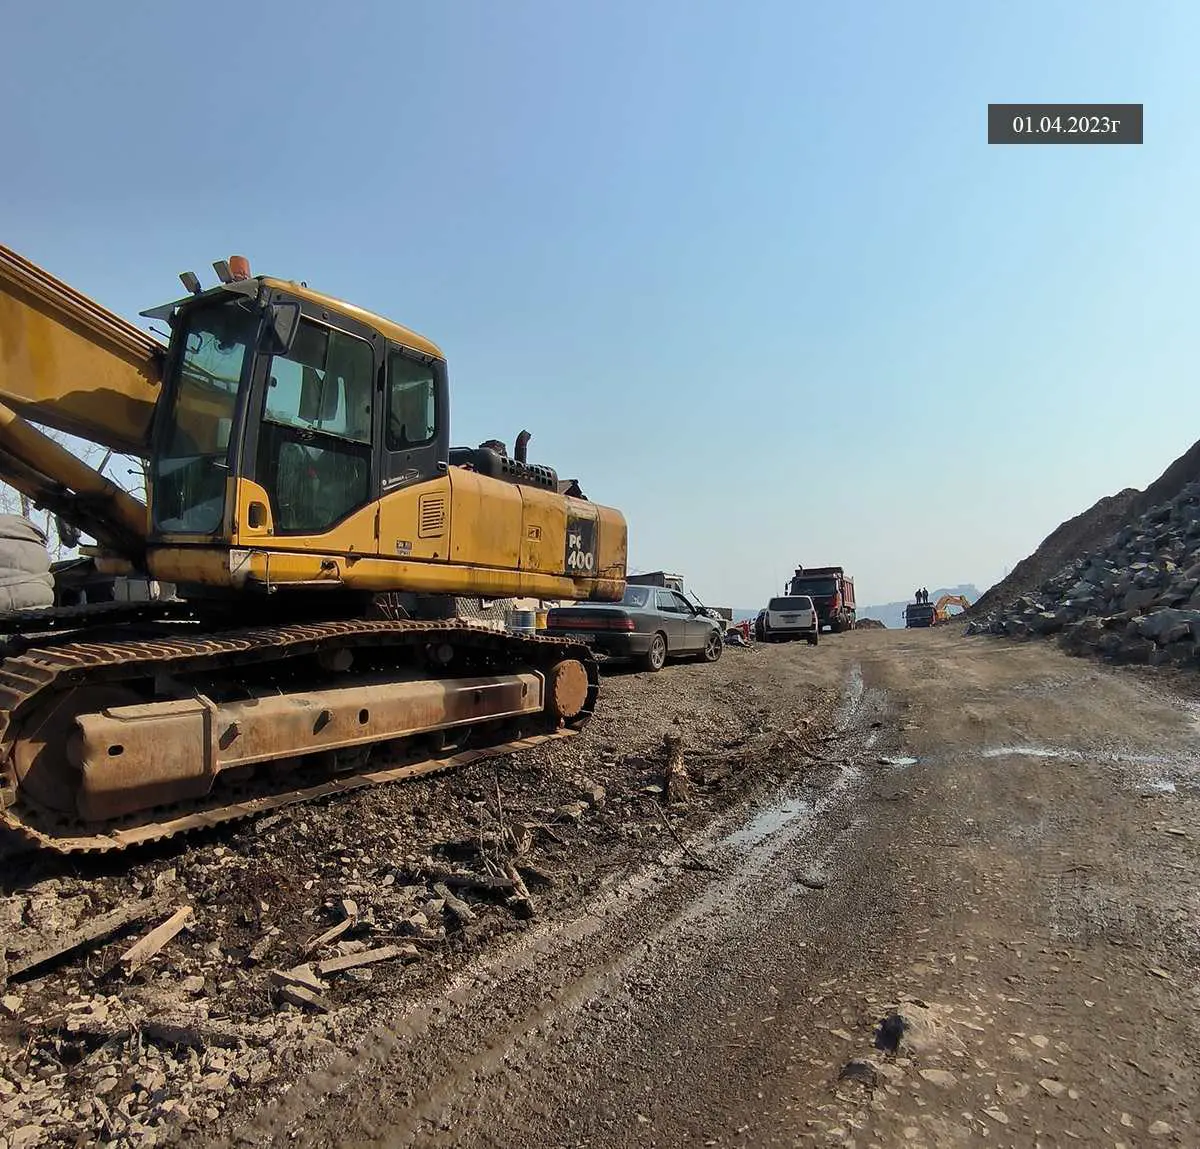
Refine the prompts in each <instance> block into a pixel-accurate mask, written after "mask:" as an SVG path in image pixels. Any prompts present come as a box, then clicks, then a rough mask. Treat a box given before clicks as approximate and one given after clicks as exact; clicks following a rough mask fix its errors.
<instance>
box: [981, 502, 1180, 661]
mask: <svg viewBox="0 0 1200 1149" xmlns="http://www.w3.org/2000/svg"><path fill="white" fill-rule="evenodd" d="M967 633H968V634H996V635H1004V636H1007V637H1010V638H1026V637H1048V636H1056V637H1057V638H1058V640H1059V641H1060V642H1061V643H1062V645H1063V646H1064V647H1065V648H1066V649H1068V650H1069V651H1071V652H1072V653H1077V654H1084V653H1098V654H1100V655H1103V656H1105V657H1107V658H1110V659H1113V660H1114V661H1118V662H1137V663H1149V664H1150V665H1155V666H1157V665H1162V664H1164V663H1174V664H1176V665H1181V666H1189V667H1197V668H1200V482H1194V483H1190V484H1189V485H1188V486H1186V487H1184V488H1183V490H1182V491H1180V492H1179V494H1178V495H1177V496H1176V497H1175V498H1174V499H1173V500H1171V501H1170V502H1168V503H1163V504H1161V505H1159V506H1155V507H1152V508H1151V509H1150V510H1148V511H1146V512H1145V513H1144V514H1143V515H1141V517H1140V518H1138V519H1136V520H1134V521H1133V522H1131V523H1129V524H1127V525H1126V526H1124V527H1123V528H1121V529H1120V530H1119V531H1117V532H1116V533H1115V534H1114V535H1113V536H1112V537H1111V538H1110V539H1109V540H1108V542H1107V543H1106V544H1105V545H1104V546H1102V547H1100V548H1099V549H1097V550H1095V551H1092V552H1090V553H1087V554H1084V555H1082V556H1081V557H1080V558H1078V559H1077V560H1076V561H1075V562H1074V563H1071V564H1070V565H1068V566H1066V567H1064V568H1063V569H1062V570H1060V571H1059V572H1058V574H1056V575H1055V576H1054V577H1053V578H1051V579H1049V580H1048V581H1047V582H1045V583H1043V584H1042V585H1041V587H1039V588H1038V590H1037V591H1036V592H1034V593H1031V594H1027V595H1022V596H1021V597H1020V598H1017V599H1016V600H1015V601H1013V602H1011V603H1009V604H1008V605H1006V606H1003V607H1001V608H1000V609H998V610H994V611H992V612H991V613H989V614H988V615H986V616H983V617H981V618H977V619H974V620H972V621H971V622H970V623H969V624H968V626H967Z"/></svg>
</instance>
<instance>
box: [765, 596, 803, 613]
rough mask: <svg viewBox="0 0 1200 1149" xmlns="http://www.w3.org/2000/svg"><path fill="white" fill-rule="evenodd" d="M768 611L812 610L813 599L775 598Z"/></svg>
mask: <svg viewBox="0 0 1200 1149" xmlns="http://www.w3.org/2000/svg"><path fill="white" fill-rule="evenodd" d="M767 609H768V610H774V611H780V610H811V609H812V599H810V598H807V597H805V596H804V595H799V596H797V595H792V596H790V597H788V598H773V599H771V601H770V603H769V604H768V606H767Z"/></svg>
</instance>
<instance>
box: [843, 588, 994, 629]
mask: <svg viewBox="0 0 1200 1149" xmlns="http://www.w3.org/2000/svg"><path fill="white" fill-rule="evenodd" d="M944 594H961V595H962V596H963V598H965V599H966V600H967V601H968V602H975V600H976V599H978V598H979V588H978V587H977V586H976V585H975V584H974V583H969V582H968V583H960V584H959V585H958V586H943V587H938V589H937V590H934V589H933V587H930V588H929V601H930V602H931V603H932V602H937V600H938V599H939V598H941V597H942V595H944ZM907 605H908V603H907V602H885V603H883V605H881V606H860V607H859V608H858V617H859V618H874V619H878V620H879V621H880V622H881V623H883V625H884V626H889V627H897V628H899V629H901V630H903V629H904V608H905V607H906V606H907Z"/></svg>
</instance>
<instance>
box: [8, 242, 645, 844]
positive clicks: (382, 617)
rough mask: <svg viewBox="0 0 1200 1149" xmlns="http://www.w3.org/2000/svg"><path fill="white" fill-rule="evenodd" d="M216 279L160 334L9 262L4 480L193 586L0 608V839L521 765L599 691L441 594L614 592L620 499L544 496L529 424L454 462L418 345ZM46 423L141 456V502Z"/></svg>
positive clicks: (151, 827) (125, 838)
mask: <svg viewBox="0 0 1200 1149" xmlns="http://www.w3.org/2000/svg"><path fill="white" fill-rule="evenodd" d="M214 268H215V269H216V271H217V274H218V278H219V279H220V282H219V283H218V284H217V285H216V286H214V287H211V288H208V289H202V288H201V285H200V283H199V281H198V279H197V277H196V276H195V275H194V274H192V273H190V272H188V273H185V274H184V275H183V276H181V279H182V280H183V282H184V286H185V288H187V290H188V294H187V295H186V296H184V297H183V298H180V299H177V300H175V301H173V302H172V303H169V304H167V305H165V306H163V307H161V308H156V309H154V310H152V311H149V312H144V313H143V314H144V315H146V316H149V317H151V318H153V319H155V320H157V321H159V322H162V323H165V324H167V325H168V326H169V329H170V336H169V342H168V343H167V344H166V345H163V344H161V343H159V342H158V341H157V340H155V339H153V338H151V337H150V336H149V335H147V334H145V333H143V332H142V331H141V330H139V329H138V328H137V327H135V326H134V325H133V324H130V323H128V322H127V321H125V320H124V319H122V318H120V317H119V316H117V315H115V314H113V313H111V312H109V311H107V310H106V309H104V308H102V307H100V306H99V305H97V304H96V303H94V302H93V301H91V300H90V299H88V298H86V297H85V296H83V295H81V294H80V293H78V292H76V291H74V290H73V289H72V288H70V287H68V286H67V285H66V284H64V283H62V282H61V281H59V280H57V279H55V278H54V277H53V276H51V275H49V274H48V273H47V272H45V271H43V270H42V269H41V268H39V267H37V266H36V265H34V264H32V263H30V262H29V261H28V260H25V259H23V258H22V257H21V256H19V255H17V254H16V253H15V252H12V251H10V250H9V249H7V248H4V247H0V479H3V480H4V481H5V482H7V483H9V484H10V485H12V486H13V487H15V488H16V489H17V490H19V491H21V492H22V493H23V494H25V495H27V496H28V497H29V498H30V499H31V500H33V502H34V503H35V504H36V505H38V506H41V507H44V508H47V509H48V510H50V511H52V512H54V513H55V514H56V515H57V516H59V518H60V519H61V520H62V521H63V522H65V523H67V524H69V525H71V526H73V527H74V528H76V529H78V530H81V531H83V532H85V533H87V534H88V535H90V536H91V537H92V538H94V539H96V540H97V544H98V545H97V547H96V549H95V554H96V558H97V562H98V564H101V565H103V566H104V567H105V569H107V570H111V571H117V570H127V571H140V572H144V573H146V574H148V575H149V576H151V577H153V578H156V579H161V580H164V581H169V582H172V583H174V584H175V585H176V587H177V588H178V591H179V594H180V598H181V600H182V601H181V602H169V603H129V604H98V605H97V606H96V607H94V608H88V607H83V608H70V609H60V610H54V609H50V610H46V611H39V612H31V613H26V614H17V615H12V616H9V617H7V618H3V619H0V634H2V635H3V636H4V637H3V638H0V827H5V828H7V830H8V831H9V832H10V833H13V834H15V835H17V837H18V838H20V839H23V840H24V841H25V842H26V843H27V844H29V845H34V846H42V847H47V848H51V849H55V850H59V851H63V852H71V851H81V850H111V849H114V848H120V847H123V846H127V845H130V844H133V843H137V842H144V841H149V840H155V839H159V838H164V837H169V836H171V835H173V834H176V833H181V832H184V831H187V830H191V829H196V828H199V827H204V826H211V825H214V824H217V823H220V822H222V821H227V820H230V819H234V818H240V817H246V816H248V815H251V814H255V813H258V812H260V811H262V810H265V809H270V808H272V807H276V806H282V805H286V804H288V803H291V802H296V801H301V800H305V799H311V798H315V797H319V796H321V795H325V794H330V793H336V792H339V791H342V790H348V789H353V788H355V787H359V786H364V785H370V784H373V783H378V782H385V781H391V780H395V779H399V778H403V777H408V776H412V775H414V774H419V773H422V772H427V771H430V770H435V769H442V768H445V767H448V766H451V765H455V764H459V763H463V762H467V761H470V760H472V759H474V758H478V757H482V756H492V755H497V754H502V753H508V752H511V751H514V750H519V749H523V748H526V747H529V746H532V745H534V744H535V743H537V742H539V741H542V740H545V739H548V738H555V737H563V736H566V735H569V734H571V733H573V732H575V731H577V730H578V729H580V728H581V727H582V725H583V724H584V723H585V722H586V721H587V719H588V717H589V716H590V714H591V713H592V711H593V709H594V707H595V704H596V697H597V693H598V673H597V666H596V660H595V658H594V657H593V655H592V654H591V652H590V651H589V649H588V648H587V647H586V646H585V645H584V644H582V643H580V642H576V641H572V640H569V639H563V638H549V637H545V636H537V635H533V634H521V633H514V632H504V631H497V630H495V629H493V628H490V627H487V626H484V625H482V624H480V623H478V622H471V621H469V620H467V619H464V618H462V617H459V615H460V611H459V609H458V607H457V603H458V601H459V599H460V598H475V599H480V598H483V599H497V598H504V597H536V598H543V599H565V600H571V601H581V600H598V601H606V602H616V601H619V600H620V598H621V595H622V593H623V591H624V585H625V573H626V550H627V539H626V525H625V520H624V518H623V516H622V515H621V514H620V512H618V511H616V510H614V509H611V508H608V507H603V506H600V505H598V504H596V503H593V502H590V501H588V500H587V499H584V498H582V497H572V496H571V495H567V494H563V493H560V484H559V480H558V476H557V474H556V472H555V471H554V470H552V469H551V468H549V467H545V466H539V465H536V464H532V463H529V462H527V460H526V444H527V441H528V437H529V436H528V434H527V433H525V432H522V434H521V435H520V436H519V437H518V440H517V444H516V447H515V449H514V451H513V455H512V457H509V455H508V453H507V451H506V450H503V449H497V448H498V447H499V444H498V443H491V444H490V445H484V446H482V447H478V448H470V447H462V448H456V447H451V446H450V393H449V384H448V380H447V372H446V361H445V357H444V356H443V355H442V353H441V351H440V350H439V349H438V347H436V346H435V345H434V344H433V343H431V342H429V341H428V340H427V339H424V338H423V337H421V336H420V335H417V334H416V333H414V332H412V331H409V330H408V329H406V328H404V327H401V326H399V325H398V324H395V323H392V322H390V321H389V320H386V319H383V318H381V317H379V316H377V315H373V314H371V313H370V312H367V311H365V310H363V309H361V308H359V307H355V306H353V305H350V304H347V303H343V302H340V301H338V300H336V299H333V298H331V297H329V296H326V295H322V294H320V293H318V292H316V291H313V290H311V289H310V288H308V287H307V286H306V285H304V284H301V283H296V282H292V281H288V280H282V279H274V278H268V277H265V276H253V275H251V274H250V268H249V266H248V263H247V262H246V261H245V260H244V259H242V258H240V257H234V258H231V259H229V260H228V261H226V260H221V261H218V262H217V263H215V264H214ZM35 424H36V425H35ZM39 427H47V428H50V429H53V430H57V431H61V432H65V433H67V434H69V435H73V436H76V437H79V438H81V439H84V440H87V441H88V442H91V443H95V444H98V445H100V446H101V447H104V448H106V449H107V450H109V451H111V452H116V453H121V454H129V455H133V456H136V457H139V458H141V459H142V460H143V461H144V464H145V471H146V478H147V501H146V503H144V504H143V503H142V502H141V501H140V500H138V499H137V498H135V497H133V496H132V495H130V494H128V493H127V492H126V491H124V490H122V489H121V488H120V487H118V486H117V485H115V484H114V483H112V482H111V481H110V480H109V479H107V478H105V477H104V475H103V474H102V473H101V472H102V469H103V468H102V467H101V468H100V469H96V468H92V467H90V466H88V465H86V464H85V463H84V462H83V461H81V460H80V459H79V458H77V457H76V456H75V455H74V454H73V453H71V452H70V451H69V450H67V449H65V448H64V447H63V446H61V445H60V444H59V443H58V442H56V441H55V440H54V439H53V438H52V437H50V436H49V435H47V434H45V433H43V432H42V431H41V430H39ZM564 486H565V484H564ZM573 489H574V488H573Z"/></svg>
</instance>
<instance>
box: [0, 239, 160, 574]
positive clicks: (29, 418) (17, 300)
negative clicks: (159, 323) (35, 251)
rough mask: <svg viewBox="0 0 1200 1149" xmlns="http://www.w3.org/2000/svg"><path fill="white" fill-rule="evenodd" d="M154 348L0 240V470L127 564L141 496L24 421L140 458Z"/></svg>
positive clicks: (137, 546)
mask: <svg viewBox="0 0 1200 1149" xmlns="http://www.w3.org/2000/svg"><path fill="white" fill-rule="evenodd" d="M164 351H165V349H164V348H163V346H162V345H161V344H159V343H158V342H156V341H155V340H154V339H152V338H151V337H150V336H149V335H146V334H145V333H143V332H141V331H139V330H138V329H137V328H136V327H134V326H133V324H131V323H128V322H127V321H126V320H124V319H122V318H121V317H120V316H118V315H114V314H113V313H112V312H111V311H108V310H106V309H105V308H103V307H101V306H100V305H99V304H97V303H95V302H93V301H92V300H90V299H88V298H87V297H86V296H85V295H82V294H80V293H79V292H78V291H76V290H74V288H71V287H69V286H68V285H67V284H65V283H63V282H62V281H61V280H58V279H55V278H54V276H52V275H49V274H48V273H47V272H45V271H43V270H42V269H41V268H39V267H37V266H35V265H34V264H32V263H30V262H29V261H28V260H26V259H24V258H22V257H21V256H19V255H17V254H16V252H13V251H10V250H9V249H8V248H6V247H4V246H2V245H0V479H3V481H5V482H7V483H8V484H10V485H11V486H13V487H15V488H16V489H17V490H18V491H20V492H21V493H22V494H24V495H27V496H28V497H29V498H30V499H31V500H32V501H33V502H34V503H35V504H37V505H38V506H41V507H46V508H47V509H49V510H51V511H53V512H54V513H55V514H57V515H59V516H60V517H61V518H62V519H64V520H65V521H67V522H69V523H71V524H72V525H74V526H76V527H78V528H79V529H80V530H82V531H85V532H86V533H87V534H89V535H91V536H92V537H93V538H95V539H96V540H97V541H98V542H99V543H100V544H101V545H102V546H104V547H106V548H108V549H110V550H114V551H116V552H117V553H118V554H120V555H122V556H123V557H125V558H127V559H129V560H131V561H133V562H134V563H137V564H140V563H141V561H142V559H143V556H144V552H145V545H146V530H147V520H146V508H145V506H144V504H142V503H141V502H140V501H139V500H138V499H136V498H134V497H133V496H132V495H130V494H129V493H128V492H127V491H125V490H123V489H122V488H121V487H119V486H118V485H117V484H116V483H114V482H112V480H110V479H108V478H106V477H105V476H104V475H102V474H101V473H100V472H99V471H98V470H96V469H95V468H93V467H89V466H88V465H87V464H86V463H84V462H83V461H82V460H81V459H79V458H78V457H77V456H76V455H74V454H72V453H71V452H70V451H69V450H67V449H66V448H64V447H63V446H61V445H60V444H59V443H57V442H56V441H55V440H54V439H52V438H51V437H50V436H48V435H46V434H44V433H43V432H41V431H40V430H38V428H37V427H36V426H34V424H35V423H36V424H40V425H42V426H45V427H49V428H52V429H53V430H56V431H60V432H63V433H65V434H67V435H72V436H75V437H76V438H79V439H83V440H86V441H87V442H89V443H95V444H98V445H99V446H101V447H104V448H106V449H107V450H108V451H109V452H115V453H119V454H126V455H134V456H140V457H145V456H146V454H147V453H148V451H149V440H150V428H151V423H152V421H153V417H154V409H155V403H156V402H157V399H158V394H159V389H160V368H161V362H162V356H163V353H164Z"/></svg>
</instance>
